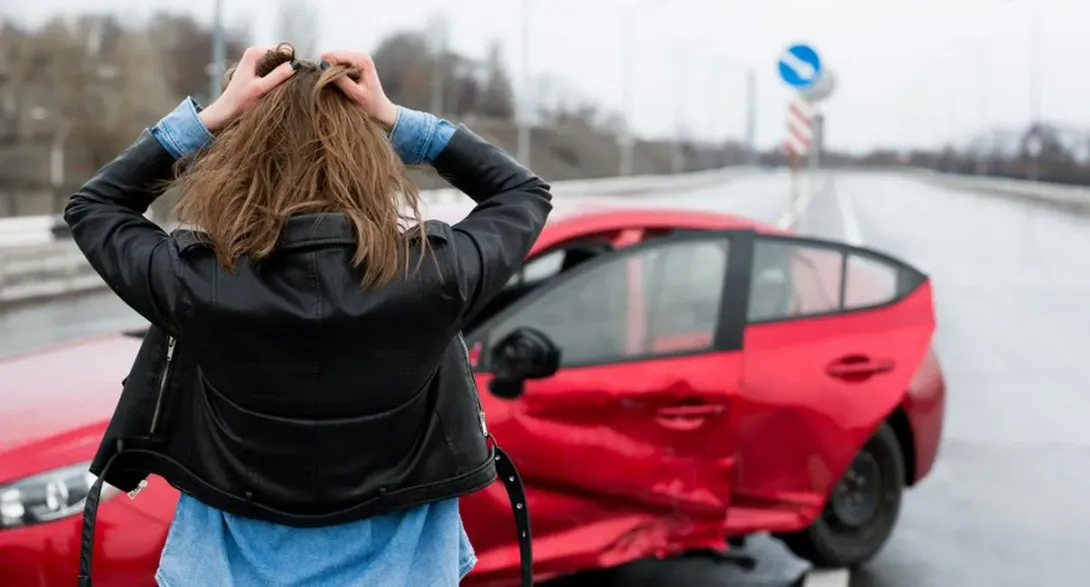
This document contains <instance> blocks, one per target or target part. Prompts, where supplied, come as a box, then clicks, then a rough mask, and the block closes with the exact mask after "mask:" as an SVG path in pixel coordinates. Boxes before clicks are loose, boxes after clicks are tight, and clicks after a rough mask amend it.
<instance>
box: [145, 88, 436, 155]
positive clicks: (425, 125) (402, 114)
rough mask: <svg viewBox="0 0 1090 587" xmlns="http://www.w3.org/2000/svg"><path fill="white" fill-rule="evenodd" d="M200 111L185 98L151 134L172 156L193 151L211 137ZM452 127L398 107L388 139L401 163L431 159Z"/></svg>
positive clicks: (200, 147) (424, 114) (207, 143)
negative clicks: (199, 116)
mask: <svg viewBox="0 0 1090 587" xmlns="http://www.w3.org/2000/svg"><path fill="white" fill-rule="evenodd" d="M200 111H201V106H200V104H198V103H197V101H196V100H194V99H193V98H186V99H185V100H183V101H182V103H181V104H179V105H178V107H177V108H175V109H174V110H173V111H172V112H171V113H170V114H167V115H166V116H165V117H163V119H162V120H160V121H159V123H158V124H156V125H155V127H153V128H152V129H151V134H152V136H154V137H155V138H156V140H158V141H159V144H160V145H162V146H163V148H164V149H166V150H167V152H168V153H170V154H171V155H173V156H174V157H175V158H179V157H182V156H184V155H189V154H191V153H194V152H196V151H198V150H200V149H202V148H204V147H206V146H208V145H209V144H211V143H212V141H213V140H215V137H213V136H212V133H211V132H209V131H208V129H207V128H206V127H205V126H204V123H202V122H201V119H200V118H198V116H197V114H198V113H199V112H200ZM454 131H455V127H454V125H453V124H451V123H450V122H448V121H446V120H441V119H439V118H438V117H436V116H435V115H433V114H428V113H427V112H419V111H416V110H410V109H408V108H401V107H399V108H398V109H397V120H396V121H395V122H394V128H393V130H391V131H390V143H391V144H392V145H393V147H394V150H395V151H397V154H398V156H399V157H400V158H401V161H402V162H403V163H404V164H405V165H419V164H422V163H431V162H432V161H434V160H435V158H436V157H438V156H439V153H441V152H443V149H445V148H446V146H447V143H448V142H450V137H452V136H453V135H454Z"/></svg>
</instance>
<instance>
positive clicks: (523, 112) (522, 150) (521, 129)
mask: <svg viewBox="0 0 1090 587" xmlns="http://www.w3.org/2000/svg"><path fill="white" fill-rule="evenodd" d="M531 2H532V0H522V8H521V18H522V39H521V41H522V55H521V61H522V66H521V76H522V83H521V84H519V85H520V87H521V91H520V92H519V94H521V95H520V96H519V100H518V108H517V109H516V117H517V118H518V146H517V151H516V156H517V157H518V160H519V161H520V162H521V163H522V164H523V165H526V166H530V123H531V121H530V114H531V112H530V3H531Z"/></svg>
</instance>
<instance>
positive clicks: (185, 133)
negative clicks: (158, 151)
mask: <svg viewBox="0 0 1090 587" xmlns="http://www.w3.org/2000/svg"><path fill="white" fill-rule="evenodd" d="M200 111H201V105H200V104H198V103H197V101H196V100H194V99H193V98H186V99H185V100H182V103H181V104H178V107H177V108H175V109H174V110H173V111H172V112H171V113H170V114H167V115H166V116H164V117H163V119H162V120H160V121H159V124H156V125H155V126H154V127H153V128H152V129H151V135H152V136H153V137H155V138H156V140H158V141H159V144H160V145H162V146H163V148H164V149H166V150H167V152H168V153H170V154H171V155H173V156H174V158H175V159H178V158H180V157H182V156H184V155H189V154H191V153H194V152H196V151H198V150H200V149H202V148H204V147H207V146H208V145H210V144H211V143H212V141H213V140H214V139H215V137H213V136H212V133H211V132H208V129H207V128H205V126H204V123H203V122H201V119H200V118H198V117H197V113H198V112H200Z"/></svg>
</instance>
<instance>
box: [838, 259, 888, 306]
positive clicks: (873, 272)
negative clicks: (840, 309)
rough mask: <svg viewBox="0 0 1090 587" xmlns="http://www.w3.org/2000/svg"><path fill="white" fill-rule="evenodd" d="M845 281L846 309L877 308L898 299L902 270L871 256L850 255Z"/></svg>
mask: <svg viewBox="0 0 1090 587" xmlns="http://www.w3.org/2000/svg"><path fill="white" fill-rule="evenodd" d="M847 266H848V271H847V278H846V279H845V281H844V309H845V310H852V309H856V308H865V307H868V306H877V305H879V304H884V303H886V302H890V301H892V300H894V299H896V298H897V297H898V296H899V295H900V292H899V291H898V285H897V278H898V275H899V274H900V268H898V267H896V266H893V265H890V264H888V263H885V262H883V261H882V260H880V259H876V258H873V257H869V256H864V255H859V254H855V253H852V254H849V255H848V264H847Z"/></svg>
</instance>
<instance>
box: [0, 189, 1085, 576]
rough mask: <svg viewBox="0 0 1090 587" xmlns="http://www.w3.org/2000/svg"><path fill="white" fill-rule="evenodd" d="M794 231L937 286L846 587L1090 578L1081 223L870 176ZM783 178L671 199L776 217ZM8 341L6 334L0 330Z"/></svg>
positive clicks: (79, 325)
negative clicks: (934, 325)
mask: <svg viewBox="0 0 1090 587" xmlns="http://www.w3.org/2000/svg"><path fill="white" fill-rule="evenodd" d="M832 177H833V182H831V185H830V187H831V188H832V189H831V190H828V191H825V192H821V193H818V194H817V195H816V196H815V197H814V198H813V200H812V201H811V203H810V205H809V206H808V207H807V209H806V210H805V211H804V213H803V215H802V217H801V220H800V225H799V229H800V231H802V232H804V233H807V234H812V235H816V236H823V237H829V238H835V239H838V240H858V241H861V243H862V244H863V245H865V246H870V247H874V248H877V249H880V250H883V251H887V252H890V253H892V254H894V255H897V256H899V257H901V258H903V259H905V260H906V261H908V262H910V263H913V264H914V265H916V266H918V267H919V268H921V269H922V270H924V271H925V272H927V273H928V274H929V275H930V276H931V277H932V279H933V280H934V283H935V288H936V296H937V311H938V322H939V327H938V332H937V334H936V345H937V350H938V354H939V357H940V360H941V361H942V364H943V368H944V371H945V373H946V378H947V386H948V393H949V397H948V404H947V414H946V416H947V420H946V428H945V437H944V442H943V445H942V448H941V454H940V458H939V461H938V463H937V465H936V467H935V469H934V470H933V471H932V473H931V475H930V476H929V477H928V478H927V479H925V480H924V482H923V483H922V484H921V485H920V486H919V487H917V488H915V489H913V490H911V491H910V492H909V493H908V495H907V497H906V499H905V502H904V506H903V509H902V514H901V519H900V522H899V524H898V528H897V530H896V533H895V534H894V537H893V538H892V539H891V541H890V543H889V544H888V545H887V547H886V548H885V549H884V550H883V551H882V553H881V554H880V555H879V556H878V558H877V559H876V560H875V561H873V562H872V563H871V564H869V565H868V566H866V567H865V568H863V569H857V570H855V571H853V573H852V579H851V586H852V587H978V586H979V587H1005V586H1012V587H1014V586H1017V587H1027V586H1042V587H1053V586H1056V587H1063V586H1077V585H1090V369H1088V368H1082V367H1080V364H1081V363H1080V362H1079V359H1080V358H1083V357H1088V356H1090V218H1080V217H1075V216H1071V215H1068V214H1065V213H1060V212H1056V211H1051V210H1046V209H1043V208H1039V207H1035V206H1031V205H1028V204H1022V203H1018V202H1012V201H1007V200H1001V199H995V198H989V197H987V196H980V195H974V194H971V193H964V192H954V191H948V190H945V189H942V188H939V187H936V186H932V185H928V184H925V183H921V182H919V181H917V180H914V179H911V178H906V177H901V176H895V175H881V174H841V175H834V176H832ZM787 185H788V184H787V180H786V177H785V176H784V175H782V174H778V173H772V174H761V175H757V176H754V177H750V178H741V179H737V180H735V181H733V182H731V183H728V184H725V185H722V186H709V187H703V188H701V189H699V190H695V191H693V192H690V193H686V194H680V195H677V196H675V197H673V198H671V199H670V200H669V205H672V206H685V207H694V208H704V209H716V210H724V211H732V212H737V213H741V214H744V215H749V216H753V217H756V218H759V219H762V220H767V221H770V222H772V221H775V220H776V219H778V218H779V217H780V216H781V214H782V213H783V211H784V209H785V207H786V204H787ZM139 324H140V319H139V317H137V316H135V315H134V314H133V313H132V312H131V311H129V310H128V309H127V308H125V307H124V306H123V305H122V304H121V303H120V302H117V301H116V300H115V299H114V298H113V297H112V295H111V294H109V293H108V292H104V293H99V294H94V295H90V296H84V297H81V298H78V299H65V300H58V301H54V302H52V303H50V304H48V305H45V306H22V307H18V308H15V309H12V310H8V311H4V310H0V332H3V333H4V335H3V336H2V337H0V356H4V355H8V354H11V353H13V352H17V351H20V350H26V349H28V348H32V347H35V346H40V345H43V344H49V343H52V342H57V341H60V340H64V339H68V338H72V337H77V336H84V335H88V334H92V333H96V332H107V331H111V330H116V329H119V328H127V327H130V326H135V325H139ZM9 333H18V334H17V335H16V336H11V335H9ZM754 552H755V554H757V555H759V557H760V566H759V568H758V571H757V572H756V573H754V574H749V575H748V576H741V575H742V573H740V572H738V571H729V570H725V571H724V584H725V585H734V586H735V587H756V586H758V585H760V586H762V587H765V586H767V587H771V586H773V585H784V584H786V583H787V582H788V581H789V579H790V577H792V576H797V574H798V572H799V570H800V569H801V568H803V567H801V566H800V563H799V561H796V560H793V559H792V558H791V557H790V556H789V555H787V554H786V553H785V552H784V550H783V549H782V548H780V547H779V546H778V544H776V543H774V542H773V541H772V540H770V539H763V538H762V539H758V540H757V541H755V543H754Z"/></svg>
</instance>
